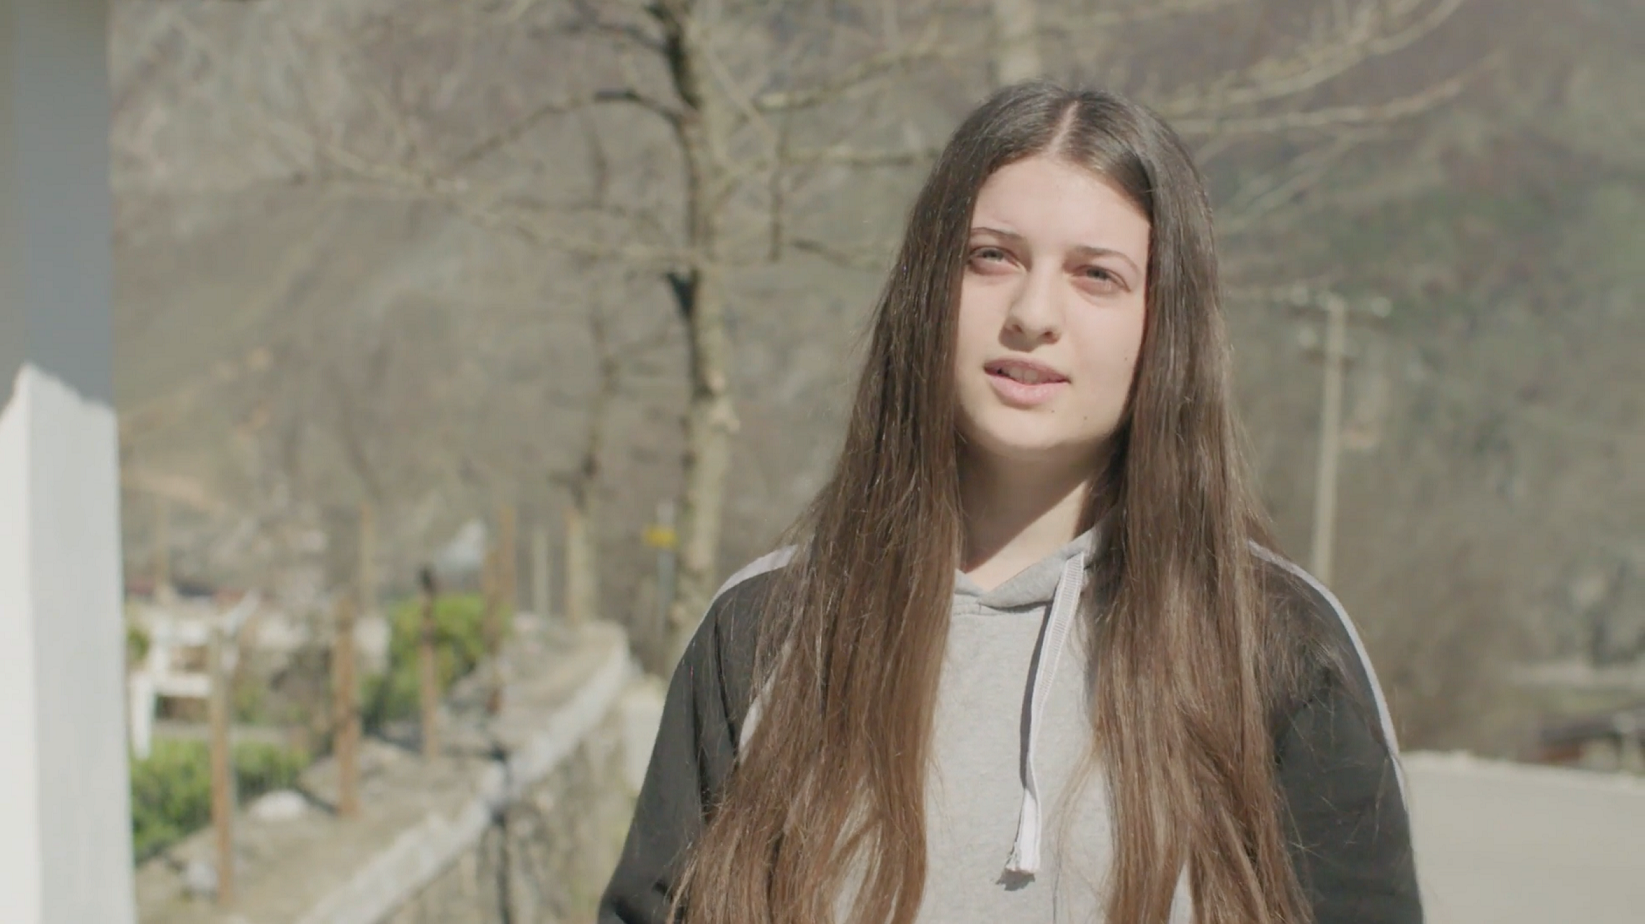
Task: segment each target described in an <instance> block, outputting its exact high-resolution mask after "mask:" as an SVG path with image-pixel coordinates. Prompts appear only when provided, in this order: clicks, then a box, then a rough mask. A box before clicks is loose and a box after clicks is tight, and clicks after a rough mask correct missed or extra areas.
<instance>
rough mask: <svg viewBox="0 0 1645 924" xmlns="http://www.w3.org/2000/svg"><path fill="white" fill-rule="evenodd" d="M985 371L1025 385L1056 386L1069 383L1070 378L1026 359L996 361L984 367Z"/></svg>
mask: <svg viewBox="0 0 1645 924" xmlns="http://www.w3.org/2000/svg"><path fill="white" fill-rule="evenodd" d="M983 371H984V372H987V373H988V374H989V375H992V376H999V377H1002V378H1007V379H1010V380H1011V381H1013V382H1017V383H1020V384H1023V385H1055V384H1057V383H1059V382H1066V381H1068V376H1066V375H1063V374H1062V373H1060V372H1058V371H1057V370H1055V369H1052V368H1051V367H1050V366H1046V365H1042V364H1040V363H1036V362H1030V361H1028V360H1025V359H996V360H994V361H993V362H991V363H987V364H986V365H984V366H983Z"/></svg>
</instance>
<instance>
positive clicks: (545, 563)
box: [531, 523, 550, 619]
mask: <svg viewBox="0 0 1645 924" xmlns="http://www.w3.org/2000/svg"><path fill="white" fill-rule="evenodd" d="M548 568H549V552H548V528H547V527H545V526H543V525H542V524H541V523H538V524H537V525H536V526H535V527H534V528H533V529H532V531H531V608H532V609H533V610H535V611H536V612H537V616H538V618H540V619H547V618H548V611H549V609H550V604H549V596H548V591H549V586H548Z"/></svg>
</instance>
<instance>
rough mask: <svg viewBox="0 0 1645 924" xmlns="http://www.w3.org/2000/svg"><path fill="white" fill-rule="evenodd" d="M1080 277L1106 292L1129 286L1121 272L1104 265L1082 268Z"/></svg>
mask: <svg viewBox="0 0 1645 924" xmlns="http://www.w3.org/2000/svg"><path fill="white" fill-rule="evenodd" d="M1079 277H1080V279H1081V281H1084V282H1089V283H1092V284H1093V285H1094V287H1095V288H1097V289H1100V290H1101V291H1104V292H1112V291H1116V290H1124V289H1128V288H1129V286H1127V285H1126V284H1125V279H1124V278H1123V277H1121V276H1120V274H1118V273H1116V272H1114V271H1113V270H1111V269H1108V268H1106V267H1102V266H1087V267H1085V268H1084V269H1082V270H1080V272H1079Z"/></svg>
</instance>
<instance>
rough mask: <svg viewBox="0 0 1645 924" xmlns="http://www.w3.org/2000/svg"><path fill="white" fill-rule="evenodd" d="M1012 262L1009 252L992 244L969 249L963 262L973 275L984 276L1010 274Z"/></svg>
mask: <svg viewBox="0 0 1645 924" xmlns="http://www.w3.org/2000/svg"><path fill="white" fill-rule="evenodd" d="M1012 262H1013V258H1012V256H1011V252H1010V251H1009V250H1006V249H1005V248H1004V247H999V246H995V245H993V244H984V245H983V246H981V247H973V248H971V252H970V253H969V254H968V255H967V256H966V260H965V264H966V268H967V269H969V270H970V271H971V272H973V273H978V274H981V275H986V276H993V275H999V274H1002V273H1009V272H1011V265H1012Z"/></svg>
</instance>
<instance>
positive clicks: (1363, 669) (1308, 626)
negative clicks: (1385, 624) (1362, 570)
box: [1252, 545, 1398, 753]
mask: <svg viewBox="0 0 1645 924" xmlns="http://www.w3.org/2000/svg"><path fill="white" fill-rule="evenodd" d="M1252 549H1253V551H1254V552H1255V553H1256V556H1257V558H1258V559H1259V560H1260V561H1261V563H1262V572H1263V585H1264V588H1265V590H1266V593H1267V596H1268V599H1269V600H1270V601H1271V604H1270V605H1273V606H1277V607H1279V608H1280V609H1281V611H1282V613H1281V619H1280V623H1279V624H1280V626H1281V627H1282V629H1283V630H1284V631H1286V632H1287V633H1288V634H1290V635H1291V636H1292V638H1291V639H1290V642H1291V645H1292V647H1293V649H1294V650H1296V651H1297V654H1298V657H1299V658H1300V659H1301V661H1302V665H1301V666H1302V670H1303V673H1304V677H1303V678H1302V680H1303V684H1302V688H1301V689H1299V690H1297V691H1296V693H1297V695H1300V696H1302V697H1303V698H1304V699H1306V698H1308V697H1310V696H1313V695H1318V694H1319V693H1320V692H1321V688H1322V687H1325V686H1330V687H1341V688H1342V689H1341V691H1340V692H1343V693H1346V694H1348V696H1349V697H1350V698H1352V699H1354V700H1356V701H1358V702H1359V703H1361V704H1362V705H1363V707H1364V708H1365V709H1366V710H1367V711H1369V712H1370V713H1372V715H1370V716H1368V718H1370V719H1372V720H1373V721H1374V723H1375V725H1376V726H1377V730H1378V731H1379V732H1380V733H1381V735H1382V736H1383V737H1384V738H1385V739H1386V741H1387V745H1388V748H1389V750H1390V751H1393V752H1395V753H1397V751H1398V745H1397V742H1396V739H1395V735H1394V725H1393V719H1392V716H1391V715H1390V713H1389V710H1388V702H1387V699H1386V698H1385V697H1384V695H1383V692H1382V686H1381V684H1380V683H1379V682H1378V680H1377V673H1376V668H1375V667H1374V666H1373V665H1372V663H1371V656H1370V653H1369V652H1368V651H1367V650H1366V648H1365V642H1364V640H1363V639H1362V638H1361V637H1360V634H1359V629H1358V627H1357V626H1356V625H1355V624H1354V620H1353V618H1352V617H1351V616H1349V615H1348V610H1347V608H1346V607H1344V606H1343V605H1342V601H1340V600H1338V599H1337V597H1336V595H1335V594H1333V593H1331V591H1330V589H1329V588H1327V587H1326V586H1325V585H1324V584H1323V583H1321V582H1320V581H1319V580H1318V579H1317V578H1315V577H1314V576H1313V575H1312V574H1309V573H1308V572H1307V571H1306V570H1304V569H1303V568H1302V567H1301V566H1300V565H1298V564H1296V563H1295V562H1293V561H1291V560H1289V559H1287V558H1285V557H1284V556H1282V555H1279V554H1278V553H1276V552H1273V551H1271V550H1269V549H1266V548H1263V547H1262V546H1258V545H1253V546H1252Z"/></svg>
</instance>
